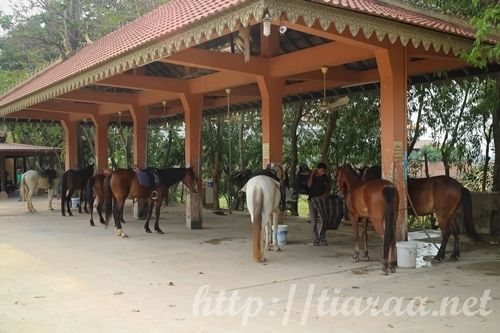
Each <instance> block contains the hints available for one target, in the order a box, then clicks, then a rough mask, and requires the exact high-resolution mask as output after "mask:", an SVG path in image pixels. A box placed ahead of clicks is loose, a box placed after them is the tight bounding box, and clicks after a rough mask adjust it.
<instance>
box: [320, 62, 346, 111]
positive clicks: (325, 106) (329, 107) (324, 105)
mask: <svg viewBox="0 0 500 333" xmlns="http://www.w3.org/2000/svg"><path fill="white" fill-rule="evenodd" d="M327 72H328V67H326V66H323V67H321V73H323V100H322V101H321V105H320V110H321V111H325V112H328V113H330V112H332V111H333V109H335V108H338V107H341V106H344V105H346V104H347V103H349V97H348V96H344V97H341V98H339V99H337V100H336V101H333V102H328V101H327V99H326V73H327Z"/></svg>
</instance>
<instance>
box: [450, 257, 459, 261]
mask: <svg viewBox="0 0 500 333" xmlns="http://www.w3.org/2000/svg"><path fill="white" fill-rule="evenodd" d="M457 260H458V257H457V256H451V257H450V261H452V262H455V261H457Z"/></svg>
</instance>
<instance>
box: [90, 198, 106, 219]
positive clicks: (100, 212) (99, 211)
mask: <svg viewBox="0 0 500 333" xmlns="http://www.w3.org/2000/svg"><path fill="white" fill-rule="evenodd" d="M92 205H93V204H92ZM103 205H104V200H99V201H98V202H97V207H96V209H97V214H99V222H101V224H105V223H106V220H104V217H103V216H102V206H103ZM91 207H92V206H91ZM93 210H94V209H93V208H92V210H91V212H93Z"/></svg>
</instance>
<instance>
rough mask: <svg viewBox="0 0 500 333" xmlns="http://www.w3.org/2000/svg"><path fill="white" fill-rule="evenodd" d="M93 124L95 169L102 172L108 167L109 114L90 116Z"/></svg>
mask: <svg viewBox="0 0 500 333" xmlns="http://www.w3.org/2000/svg"><path fill="white" fill-rule="evenodd" d="M92 121H93V122H94V126H95V156H96V170H97V172H98V173H102V172H103V171H104V169H107V168H108V123H109V116H98V115H95V116H92Z"/></svg>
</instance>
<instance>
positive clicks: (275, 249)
mask: <svg viewBox="0 0 500 333" xmlns="http://www.w3.org/2000/svg"><path fill="white" fill-rule="evenodd" d="M273 250H274V252H278V251H281V248H280V247H279V246H275V247H274V248H273Z"/></svg>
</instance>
